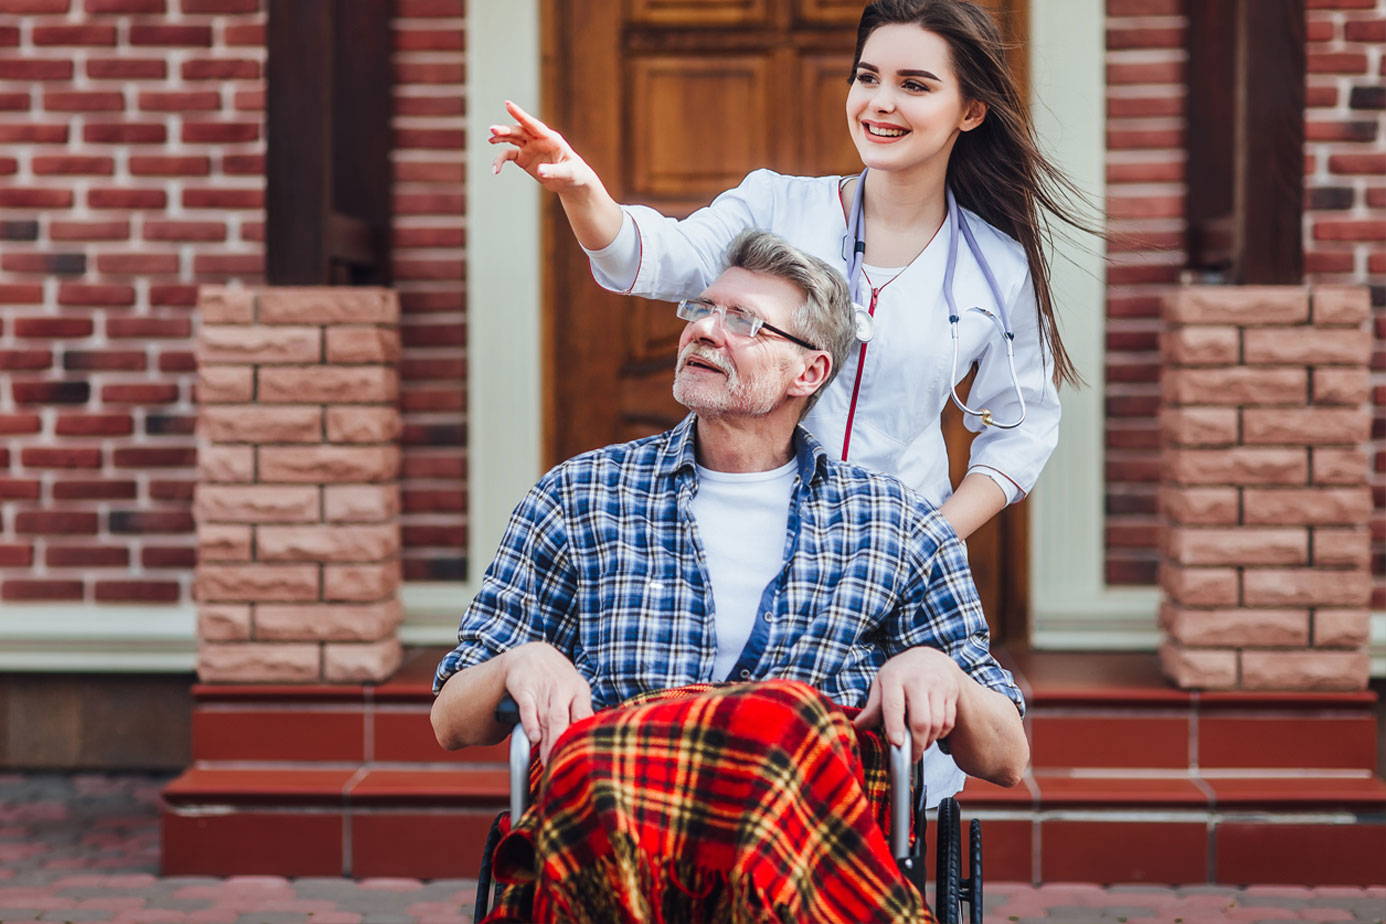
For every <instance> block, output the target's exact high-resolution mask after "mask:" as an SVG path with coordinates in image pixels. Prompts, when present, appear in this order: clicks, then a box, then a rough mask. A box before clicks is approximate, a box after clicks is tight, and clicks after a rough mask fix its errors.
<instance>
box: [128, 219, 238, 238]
mask: <svg viewBox="0 0 1386 924" xmlns="http://www.w3.org/2000/svg"><path fill="white" fill-rule="evenodd" d="M144 239H145V240H147V241H224V240H226V225H225V224H224V223H223V222H219V221H154V220H150V221H146V222H145V223H144Z"/></svg>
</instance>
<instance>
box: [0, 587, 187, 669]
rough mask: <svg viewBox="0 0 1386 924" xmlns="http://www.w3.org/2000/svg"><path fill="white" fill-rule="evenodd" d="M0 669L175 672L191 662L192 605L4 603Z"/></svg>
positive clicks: (1, 619) (0, 619)
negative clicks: (17, 604)
mask: <svg viewBox="0 0 1386 924" xmlns="http://www.w3.org/2000/svg"><path fill="white" fill-rule="evenodd" d="M0 639H3V640H4V644H3V646H0V670H5V671H55V672H71V673H93V672H94V673H145V672H149V673H181V672H184V671H187V672H192V671H193V670H194V669H195V668H196V666H197V610H196V609H195V608H194V607H191V606H178V607H154V606H129V605H120V604H81V603H78V604H62V603H52V604H30V605H20V606H15V605H8V604H7V605H6V606H5V607H4V608H3V609H0Z"/></svg>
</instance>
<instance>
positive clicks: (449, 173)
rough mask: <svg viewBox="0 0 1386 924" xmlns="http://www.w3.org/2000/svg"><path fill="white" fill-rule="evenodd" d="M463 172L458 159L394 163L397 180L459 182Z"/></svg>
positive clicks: (461, 179)
mask: <svg viewBox="0 0 1386 924" xmlns="http://www.w3.org/2000/svg"><path fill="white" fill-rule="evenodd" d="M465 174H466V167H465V166H464V165H463V164H462V163H461V162H460V161H450V160H449V161H418V160H411V161H405V162H403V163H398V164H395V180H396V181H397V182H406V183H461V182H462V181H463V178H464V175H465ZM398 230H400V229H398V228H397V229H396V231H398ZM458 230H461V229H458Z"/></svg>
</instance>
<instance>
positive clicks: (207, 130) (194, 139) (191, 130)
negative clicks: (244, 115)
mask: <svg viewBox="0 0 1386 924" xmlns="http://www.w3.org/2000/svg"><path fill="white" fill-rule="evenodd" d="M180 138H181V140H182V141H183V142H184V143H186V144H235V143H238V142H244V141H258V140H260V123H259V122H188V121H185V122H184V123H183V131H182V134H181V136H180Z"/></svg>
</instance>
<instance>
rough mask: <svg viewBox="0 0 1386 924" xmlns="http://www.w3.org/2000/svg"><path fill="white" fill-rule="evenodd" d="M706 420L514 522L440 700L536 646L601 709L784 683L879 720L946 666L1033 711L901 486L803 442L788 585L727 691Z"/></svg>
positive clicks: (564, 484) (444, 669) (959, 552)
mask: <svg viewBox="0 0 1386 924" xmlns="http://www.w3.org/2000/svg"><path fill="white" fill-rule="evenodd" d="M694 420H695V418H694V416H693V415H689V416H688V417H686V418H685V419H684V420H683V422H682V423H680V424H679V425H678V426H677V427H675V428H674V429H672V430H669V431H666V432H664V433H661V434H658V435H656V436H651V437H646V438H645V439H640V440H636V441H634V442H631V443H623V444H620V445H616V446H608V447H606V448H604V449H598V450H595V451H593V452H589V453H584V454H583V455H580V456H577V457H575V458H573V459H570V460H568V461H567V462H564V463H563V464H561V465H559V466H558V467H557V468H554V469H553V470H551V471H550V472H549V473H548V474H546V475H545V476H544V477H543V478H542V479H541V480H540V482H539V483H538V484H537V485H535V486H534V488H533V489H531V490H530V492H529V493H528V494H527V495H526V496H525V498H524V500H522V501H521V502H520V504H519V506H518V507H516V508H515V512H514V513H513V514H512V515H511V517H510V523H509V525H508V526H507V528H506V531H505V536H504V537H503V538H502V539H501V544H500V549H499V551H497V553H496V558H495V560H494V561H493V562H492V563H491V566H490V567H489V568H488V569H487V570H486V575H485V577H484V578H483V580H482V586H481V589H480V590H479V591H478V593H477V595H476V598H475V599H474V600H473V601H472V604H471V606H469V607H468V608H467V612H466V613H465V614H464V615H463V617H462V622H461V626H460V627H459V629H458V633H457V638H458V645H457V647H456V648H455V649H453V650H452V651H451V652H449V653H448V655H447V656H446V657H444V658H443V660H442V662H441V663H440V664H439V665H438V671H437V675H436V676H435V678H434V682H433V689H434V691H435V692H437V691H438V690H440V689H441V688H442V686H443V683H444V682H445V681H446V680H447V679H448V678H449V677H450V676H452V675H453V674H454V673H456V672H457V671H459V670H462V669H464V668H467V667H471V666H473V665H476V664H480V663H482V662H483V661H486V660H488V659H490V658H493V657H495V656H496V655H498V654H500V653H502V652H504V651H507V650H509V649H511V648H515V647H517V646H519V645H523V644H525V643H526V642H537V641H545V642H548V643H549V644H551V645H553V646H554V647H555V648H557V649H558V650H559V651H561V652H563V653H564V654H565V655H566V656H567V657H568V658H569V659H570V660H571V661H572V662H573V664H574V665H575V666H576V667H577V669H578V672H579V673H581V674H582V676H583V677H584V678H586V680H587V682H588V683H589V684H590V685H591V687H592V705H593V706H594V707H595V708H599V709H600V708H606V707H609V706H614V705H616V704H617V703H620V702H622V701H624V700H626V699H628V698H630V697H632V696H635V695H637V694H640V693H649V692H652V691H656V690H665V689H669V688H672V687H679V686H684V685H686V684H691V683H698V682H707V681H716V680H723V679H729V680H758V679H769V678H784V679H788V680H801V681H803V682H805V683H808V684H810V685H811V686H814V687H816V688H817V689H819V690H821V691H822V692H823V693H824V694H826V695H827V696H828V697H829V698H830V699H832V700H834V701H835V702H837V703H839V704H841V705H844V706H863V705H865V703H866V695H867V692H868V691H869V689H870V687H871V681H872V679H874V678H875V676H876V673H877V672H878V671H879V670H880V668H881V665H882V664H884V663H885V662H886V660H887V659H889V658H890V657H892V656H893V655H896V654H898V653H900V652H901V651H904V650H905V649H907V648H913V647H916V646H920V645H927V646H930V647H932V648H938V649H941V650H942V651H944V652H946V653H947V654H948V655H950V656H951V657H952V658H953V660H954V661H955V662H957V664H958V666H959V667H961V668H962V669H963V670H964V671H965V672H966V673H968V674H969V675H970V676H972V677H973V678H974V679H975V680H976V681H977V682H978V683H981V684H982V685H984V686H986V687H989V688H991V689H993V690H997V691H999V692H1001V693H1003V694H1005V695H1006V696H1008V697H1010V698H1011V699H1012V700H1013V701H1014V702H1015V704H1016V706H1017V708H1020V709H1022V710H1023V709H1024V700H1023V698H1022V697H1021V693H1020V690H1019V689H1018V688H1017V687H1016V685H1015V682H1014V681H1013V680H1012V679H1011V675H1010V673H1009V672H1007V671H1006V670H1005V669H1003V668H1002V667H1001V666H1000V665H999V664H997V663H996V660H995V659H994V658H993V657H992V655H991V652H990V650H989V644H990V637H989V634H988V630H987V624H986V620H985V619H984V618H983V616H982V606H981V602H980V601H979V600H978V598H977V590H976V587H975V586H974V585H973V583H972V574H971V572H970V571H969V570H968V565H967V556H966V552H965V550H964V548H963V545H962V543H961V542H960V541H959V540H958V538H957V535H956V534H955V533H954V532H953V530H952V528H951V527H949V525H948V523H947V522H946V521H945V520H944V519H943V517H942V516H940V515H939V513H938V512H937V510H935V509H934V508H933V507H932V506H931V505H930V504H929V503H928V502H927V501H925V500H923V499H922V498H921V497H919V496H918V495H916V494H914V493H913V492H911V491H910V490H909V489H908V488H906V487H905V486H904V485H902V484H901V483H900V482H898V481H896V480H895V479H894V478H890V477H886V476H883V475H878V474H874V473H871V472H868V471H866V470H865V469H862V468H859V467H857V466H854V465H850V464H847V463H842V462H837V461H834V460H832V459H830V458H829V457H828V455H827V453H825V452H824V451H823V449H822V447H820V446H819V445H818V444H817V442H815V441H814V439H813V437H811V436H809V435H808V433H807V432H806V431H805V430H803V429H799V430H798V431H796V433H795V453H796V461H797V463H798V469H799V475H798V480H797V481H796V483H795V487H794V493H793V495H792V497H791V499H790V509H789V523H788V527H787V529H786V536H785V551H784V567H783V568H782V569H781V570H780V571H779V573H778V574H777V575H776V576H775V578H774V579H773V580H772V581H771V582H770V583H769V584H768V585H767V586H766V588H765V591H764V593H763V594H762V596H761V605H760V610H759V613H760V615H759V617H758V618H757V619H756V625H755V629H754V631H753V632H752V634H751V637H750V639H749V640H748V641H747V643H746V647H745V649H744V650H743V651H742V653H741V656H740V658H739V660H738V662H737V664H736V666H735V667H734V668H733V669H732V673H731V676H730V677H727V678H722V677H713V676H712V668H713V661H714V658H715V655H716V652H717V643H716V636H715V627H714V620H713V611H712V589H711V587H710V586H709V582H708V577H707V571H706V568H705V566H704V554H703V549H702V543H701V542H700V540H699V538H698V530H697V527H696V525H695V523H694V519H693V514H692V511H691V509H690V501H691V500H692V498H693V495H694V493H695V492H696V491H697V490H698V478H697V466H696V463H695V461H694V453H693V443H694Z"/></svg>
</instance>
